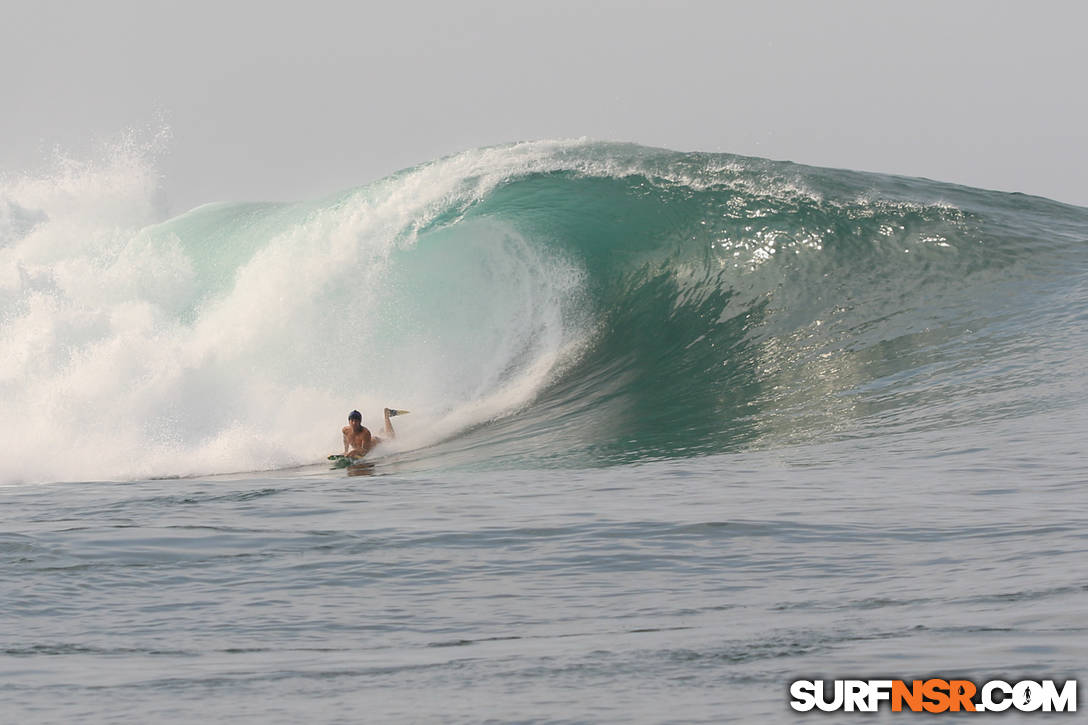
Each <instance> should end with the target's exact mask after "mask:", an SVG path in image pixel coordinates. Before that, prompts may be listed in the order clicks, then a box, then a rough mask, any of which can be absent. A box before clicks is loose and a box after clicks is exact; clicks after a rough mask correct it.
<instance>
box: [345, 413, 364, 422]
mask: <svg viewBox="0 0 1088 725" xmlns="http://www.w3.org/2000/svg"><path fill="white" fill-rule="evenodd" d="M356 421H358V422H359V423H362V422H363V414H362V413H360V412H359V411H357V410H353V411H351V412H350V413H348V422H349V423H355V422H356Z"/></svg>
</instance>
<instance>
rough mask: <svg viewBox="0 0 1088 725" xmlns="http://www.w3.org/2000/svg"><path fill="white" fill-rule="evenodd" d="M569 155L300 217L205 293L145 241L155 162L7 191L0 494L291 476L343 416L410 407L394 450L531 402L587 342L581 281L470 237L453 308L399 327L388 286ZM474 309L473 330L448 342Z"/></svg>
mask: <svg viewBox="0 0 1088 725" xmlns="http://www.w3.org/2000/svg"><path fill="white" fill-rule="evenodd" d="M581 143H582V142H541V143H534V144H519V145H515V146H512V147H506V148H502V149H483V150H477V151H472V152H466V153H465V154H461V155H458V156H455V157H451V158H450V159H445V160H440V161H438V162H435V163H432V164H428V165H425V166H423V167H420V168H419V169H416V170H413V171H410V172H406V173H403V174H400V175H398V176H396V177H393V178H390V179H387V180H384V181H382V182H379V183H378V184H375V185H373V186H371V187H368V188H365V189H361V190H358V191H356V192H354V193H352V194H349V195H346V196H345V197H343V198H342V199H340V200H338V201H337V202H336V203H333V204H330V205H326V206H320V205H299V206H298V208H297V209H296V210H295V211H296V212H297V214H296V217H297V218H296V220H295V221H294V222H293V223H290V224H286V225H284V226H283V228H282V229H281V231H279V232H278V233H275V234H273V235H270V237H269V238H268V239H267V241H266V243H264V244H263V246H261V247H260V248H259V249H258V251H257V252H256V253H255V254H254V255H253V256H252V257H251V258H250V259H249V260H248V261H246V262H245V263H244V264H242V265H241V266H240V267H239V268H238V269H237V270H236V273H235V274H234V278H233V283H232V284H230V285H229V286H228V288H227V289H225V290H218V291H213V292H210V293H206V292H205V291H204V287H205V281H204V280H202V279H200V276H199V274H198V273H197V272H196V271H195V270H197V268H198V267H199V265H198V264H197V263H196V262H197V260H196V259H194V257H193V256H192V255H193V254H194V252H193V251H192V249H191V248H189V247H187V246H186V243H185V240H183V239H181V238H179V237H177V236H176V235H171V234H169V233H166V234H164V233H162V228H159V229H157V230H155V233H151V232H150V231H149V229H148V228H147V225H148V224H150V223H151V222H153V221H154V220H155V219H154V209H155V206H156V204H155V200H156V198H157V193H158V175H157V172H156V171H155V167H154V153H150V152H149V150H148V149H147V148H146V147H140V146H139V145H135V144H131V143H122V144H119V145H118V146H117V147H116V148H114V149H112V151H111V153H110V154H107V155H105V156H104V157H102V158H98V159H97V160H94V161H89V162H79V163H76V162H70V161H66V162H65V163H62V164H60V165H59V166H58V167H57V168H55V169H54V170H53V171H52V172H51V173H49V174H45V175H41V176H39V177H35V178H31V177H26V178H20V179H17V180H5V181H3V182H2V183H0V207H2V208H5V209H6V210H7V212H6V216H5V217H4V219H3V223H4V225H5V226H4V235H3V240H4V241H3V244H2V246H0V320H2V323H3V324H2V332H0V401H2V405H0V437H2V439H3V440H4V452H3V455H2V456H0V482H16V481H50V480H87V479H96V478H110V479H129V478H138V477H145V476H153V475H158V476H162V475H187V474H200V473H212V472H227V471H239V470H261V469H267V468H273V467H281V466H290V465H297V464H302V463H309V462H313V461H316V460H320V458H321V457H322V456H323V455H324V454H326V453H328V452H332V451H334V450H336V449H337V447H338V445H339V440H338V437H339V436H338V431H339V426H340V425H342V422H341V420H342V419H343V418H344V416H345V414H346V412H347V410H349V409H350V408H353V407H359V408H361V409H363V410H364V412H366V413H367V414H368V420H367V423H368V424H369V425H371V426H372V427H373V428H375V429H378V428H380V423H379V424H378V425H376V426H375V425H374V424H375V423H376V422H377V418H376V417H375V414H376V413H377V412H378V411H380V409H381V407H383V406H384V405H395V406H400V407H405V408H409V409H412V410H413V412H414V415H413V417H412V418H411V419H404V420H405V422H403V423H401V422H400V419H398V424H399V427H400V428H401V434H402V435H401V436H400V438H398V442H397V444H396V445H397V446H398V447H405V446H412V445H421V444H425V443H427V442H431V441H434V440H437V439H438V438H441V437H444V436H447V435H450V434H452V433H454V432H456V431H457V430H459V429H461V428H464V427H466V426H470V425H473V424H476V423H479V422H481V421H484V420H487V419H489V418H492V417H495V416H498V415H502V414H504V413H506V412H509V411H510V410H512V409H515V408H517V407H518V406H521V405H524V404H525V403H526V402H527V401H528V400H530V399H531V398H532V396H533V395H534V394H535V393H536V391H538V390H539V389H540V387H541V386H542V385H544V384H545V383H546V382H547V380H548V379H549V376H550V375H551V374H553V373H554V370H555V369H556V366H557V365H558V364H559V363H560V361H561V360H562V359H563V356H564V354H566V352H567V351H569V350H570V349H571V346H572V345H573V344H575V343H576V341H577V340H578V339H580V336H581V335H582V334H583V333H584V329H583V328H582V326H581V324H582V321H583V318H581V317H579V315H578V314H575V313H574V312H572V310H575V308H577V306H578V304H580V303H579V301H578V300H579V292H578V290H579V289H580V285H581V283H582V279H581V275H580V272H579V271H578V269H577V268H576V267H575V266H574V265H572V264H570V263H569V262H567V261H564V260H561V259H558V258H556V257H554V256H549V255H548V254H546V253H544V252H543V251H542V249H540V248H539V245H534V244H530V243H529V242H528V241H526V240H524V239H521V238H520V237H519V236H518V235H517V233H516V232H515V231H514V230H512V229H508V228H504V227H501V226H499V225H494V224H492V225H488V224H479V225H476V226H472V225H462V226H461V227H459V228H458V232H457V234H458V235H460V236H456V238H447V239H445V240H442V242H441V243H454V242H458V243H460V244H463V245H464V246H465V249H464V250H463V254H461V255H459V256H455V257H454V259H455V260H456V259H460V260H461V263H460V264H461V266H460V267H459V268H457V269H454V270H450V271H451V272H453V273H456V274H458V275H460V277H461V278H462V279H461V282H463V284H461V286H459V287H458V286H457V285H455V286H454V289H453V292H452V293H451V294H450V295H449V296H448V298H447V299H446V301H445V302H444V303H442V304H435V303H434V300H432V301H431V305H430V307H426V308H420V309H415V310H414V311H413V310H407V309H406V308H403V307H402V308H401V309H399V310H398V309H397V307H396V306H395V305H394V306H390V304H389V300H390V299H395V298H396V297H397V290H396V289H395V288H392V287H390V285H391V284H393V283H396V282H397V281H398V279H399V278H398V269H400V268H398V265H411V264H415V263H416V262H415V260H414V257H413V255H414V254H416V253H417V252H418V253H419V254H421V255H425V253H426V251H427V250H425V249H415V247H416V245H417V242H418V232H419V230H420V229H423V228H424V227H425V226H426V224H427V223H428V222H429V221H430V220H431V219H433V218H434V217H435V215H437V214H442V213H446V212H448V211H449V210H450V209H454V210H457V209H461V208H464V207H466V206H467V205H468V204H470V203H471V202H472V201H474V200H475V199H478V198H480V197H481V196H482V195H485V194H486V193H487V192H488V191H490V190H491V189H493V188H494V187H495V186H496V185H497V184H499V183H501V182H502V181H503V180H504V179H507V178H510V177H511V176H515V175H519V174H522V173H526V172H527V171H530V170H535V169H539V168H546V167H548V166H549V165H556V164H559V163H560V162H558V161H555V160H554V158H553V157H554V156H555V154H556V153H557V152H558V151H561V150H562V149H564V148H569V147H577V146H578V145H580V144H581ZM168 226H169V225H167V227H168ZM433 243H435V244H437V243H439V242H437V241H435V242H433ZM438 258H439V259H441V255H438ZM399 281H401V282H403V280H399ZM466 285H468V286H466ZM474 291H475V292H476V293H478V294H479V295H480V297H479V299H473V298H472V294H473V292H474ZM421 297H422V295H421ZM474 311H475V312H477V313H479V314H477V315H476V320H477V322H478V324H477V325H476V327H475V328H473V327H469V328H467V329H453V328H452V327H448V326H444V325H443V324H442V322H443V318H450V319H453V318H457V319H459V320H460V321H461V322H459V324H463V323H464V321H465V320H472V319H473V313H474ZM428 315H430V316H431V318H428V317H427V316H428ZM434 315H438V316H439V318H438V319H433V317H434ZM391 330H392V331H393V333H395V334H392V333H391V332H390V331H391Z"/></svg>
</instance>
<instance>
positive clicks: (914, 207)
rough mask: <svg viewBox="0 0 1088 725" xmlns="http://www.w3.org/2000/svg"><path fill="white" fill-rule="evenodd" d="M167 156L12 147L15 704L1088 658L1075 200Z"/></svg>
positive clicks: (610, 147)
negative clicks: (204, 163) (351, 421)
mask: <svg viewBox="0 0 1088 725" xmlns="http://www.w3.org/2000/svg"><path fill="white" fill-rule="evenodd" d="M153 156H154V154H151V153H149V152H148V150H147V149H146V148H143V147H141V146H140V144H137V143H130V144H121V145H119V146H118V147H117V148H114V149H112V150H111V151H110V153H107V154H105V155H103V156H102V157H101V158H96V159H94V160H88V161H77V160H72V159H60V160H58V163H57V164H56V165H55V168H52V169H50V170H49V171H48V172H43V173H39V174H23V175H8V176H4V177H0V441H2V442H0V522H2V523H0V608H2V611H3V616H2V617H0V703H2V705H0V721H3V722H12V723H70V722H80V723H112V722H125V721H132V722H179V723H182V722H186V723H187V722H202V723H207V722H227V721H230V722H245V723H297V722H313V723H355V722H466V723H467V722H481V721H494V722H532V723H579V722H604V723H632V722H635V723H665V722H675V723H695V722H705V723H722V722H794V721H801V720H805V719H816V720H825V719H826V716H821V715H818V714H812V713H809V714H807V715H804V714H800V713H795V712H793V711H792V710H791V709H790V707H789V704H788V703H789V699H790V698H789V694H788V689H789V683H790V682H792V681H793V680H796V679H818V678H824V679H844V678H895V679H900V678H901V679H917V678H926V677H930V676H937V677H945V678H948V677H962V678H964V679H970V680H972V681H975V682H982V681H985V680H988V679H992V678H996V677H1000V678H1002V679H1007V680H1010V681H1015V680H1018V679H1034V680H1041V679H1057V680H1066V679H1070V678H1077V677H1078V676H1079V675H1080V674H1082V672H1083V669H1084V663H1085V662H1088V618H1086V616H1085V615H1086V613H1088V526H1086V524H1088V467H1086V465H1085V462H1084V454H1085V451H1086V448H1088V446H1086V444H1085V440H1086V439H1088V435H1086V434H1088V374H1086V372H1088V366H1086V364H1085V355H1086V353H1088V209H1084V208H1079V207H1073V206H1068V205H1063V204H1059V203H1056V202H1053V201H1049V200H1046V199H1041V198H1037V197H1031V196H1026V195H1022V194H1007V193H997V192H992V191H985V190H980V189H972V188H966V187H962V186H955V185H950V184H944V183H939V182H934V181H930V180H925V179H914V178H902V177H894V176H884V175H876V174H868V173H859V172H852V171H843V170H833V169H821V168H812V167H805V166H800V165H796V164H791V163H785V162H774V161H767V160H762V159H755V158H746V157H739V156H731V155H723V154H700V153H678V152H673V151H667V150H662V149H651V148H644V147H639V146H634V145H628V144H613V143H600V142H591V141H585V140H573V141H539V142H530V143H521V144H513V145H507V146H501V147H491V148H484V149H476V150H471V151H466V152H463V153H461V154H457V155H454V156H450V157H446V158H442V159H438V160H435V161H433V162H430V163H426V164H423V165H421V166H418V167H415V168H412V169H407V170H405V171H402V172H400V173H398V174H395V175H393V176H391V177H388V178H386V179H382V180H379V181H377V182H374V183H371V184H368V185H366V186H362V187H358V188H353V189H348V190H345V191H343V192H342V193H339V194H336V195H333V196H331V197H328V198H324V199H318V200H308V201H302V202H297V203H233V202H232V203H218V204H211V205H206V206H202V207H199V208H197V209H194V210H192V211H190V212H188V213H185V214H182V215H181V216H176V217H173V218H167V219H165V220H164V219H163V218H162V217H163V215H162V213H161V198H160V197H159V190H158V189H159V175H158V173H157V171H156V168H155V163H154V158H153ZM385 406H390V407H397V408H405V409H409V410H411V411H412V413H411V414H410V415H406V416H403V417H397V418H395V419H394V424H395V426H396V429H397V437H396V439H395V440H393V441H389V442H386V443H384V444H383V445H382V446H380V447H379V448H378V449H377V450H376V451H375V452H374V453H373V454H372V459H373V461H372V462H373V466H371V467H365V468H359V469H356V470H351V469H349V470H347V471H345V470H331V469H330V467H329V465H328V463H327V462H326V461H325V456H326V455H328V454H330V453H334V452H340V451H341V450H342V446H341V440H340V428H341V426H343V425H344V424H345V423H346V416H347V413H348V411H350V410H352V409H354V408H357V409H359V410H361V411H362V412H363V415H364V424H366V425H368V426H369V427H370V428H371V429H372V430H374V431H375V432H379V431H380V428H381V422H380V421H381V409H382V408H383V407H385ZM897 717H898V718H900V719H902V718H904V717H906V718H908V719H909V718H910V717H911V716H909V715H893V714H892V713H888V712H885V713H884V717H883V718H881V717H877V718H875V719H876V720H878V721H880V720H885V719H887V720H894V719H896V718H897ZM1011 717H1012V718H1014V719H1015V718H1018V717H1019V718H1025V719H1038V717H1040V716H1039V715H1035V716H1028V715H1014V716H1011ZM1066 718H1068V716H1066ZM1005 719H1009V716H1006V718H1005Z"/></svg>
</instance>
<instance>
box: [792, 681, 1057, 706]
mask: <svg viewBox="0 0 1088 725" xmlns="http://www.w3.org/2000/svg"><path fill="white" fill-rule="evenodd" d="M790 698H791V699H790V707H792V708H793V709H794V710H797V711H798V712H808V711H810V710H813V709H816V710H821V711H823V712H835V711H839V710H841V711H844V712H876V711H877V710H879V709H880V707H881V705H882V704H884V703H887V704H888V705H889V706H890V707H891V710H892V712H902V711H903V710H907V711H910V712H1004V711H1005V710H1009V709H1010V708H1011V709H1013V710H1019V711H1020V712H1037V711H1041V712H1076V710H1077V681H1076V680H1067V681H1065V682H1064V683H1062V685H1061V687H1059V686H1058V685H1057V684H1056V683H1055V681H1054V680H1042V681H1041V682H1036V681H1034V680H1022V681H1020V682H1016V683H1009V682H1005V681H1004V680H990V681H989V682H985V683H983V684H982V685H981V686H978V685H976V684H975V683H974V682H971V681H970V680H942V679H937V678H931V679H928V680H911V681H910V682H909V683H908V682H907V681H905V680H834V681H826V682H825V681H824V680H797V681H795V682H793V683H791V684H790Z"/></svg>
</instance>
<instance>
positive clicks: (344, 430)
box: [341, 428, 350, 456]
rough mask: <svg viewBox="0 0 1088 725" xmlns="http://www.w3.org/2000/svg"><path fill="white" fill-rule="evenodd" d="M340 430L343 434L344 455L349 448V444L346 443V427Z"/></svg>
mask: <svg viewBox="0 0 1088 725" xmlns="http://www.w3.org/2000/svg"><path fill="white" fill-rule="evenodd" d="M341 432H342V433H343V434H344V455H345V456H346V455H347V454H348V451H349V450H350V446H349V445H348V429H347V428H344V429H343V431H341Z"/></svg>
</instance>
